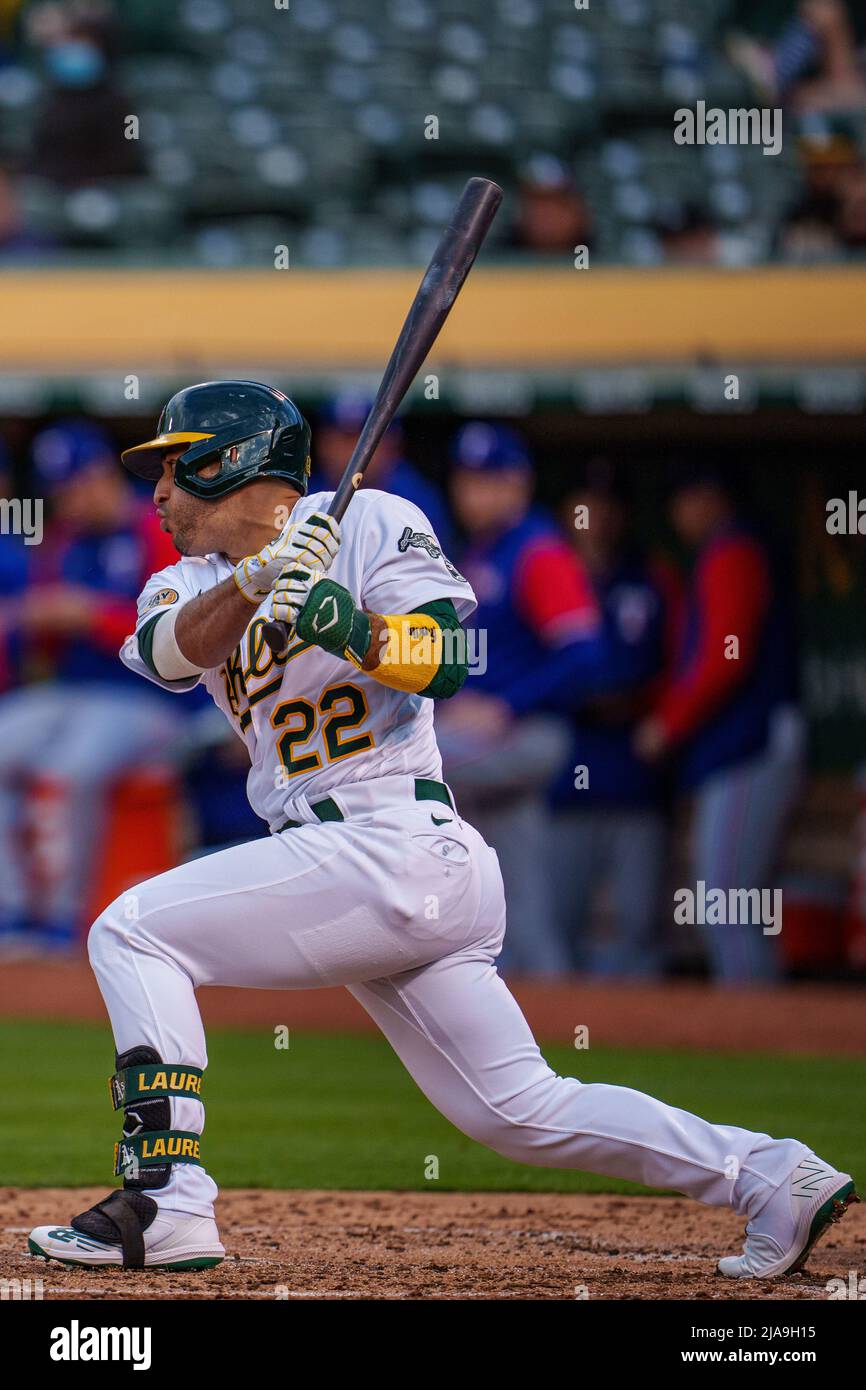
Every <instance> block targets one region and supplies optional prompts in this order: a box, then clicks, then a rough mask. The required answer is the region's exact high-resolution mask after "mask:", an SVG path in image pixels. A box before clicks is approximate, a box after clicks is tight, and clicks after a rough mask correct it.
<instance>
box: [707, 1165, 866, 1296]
mask: <svg viewBox="0 0 866 1390" xmlns="http://www.w3.org/2000/svg"><path fill="white" fill-rule="evenodd" d="M859 1200H860V1198H859V1197H858V1196H857V1194H856V1192H855V1191H854V1182H853V1179H852V1178H851V1177H849V1175H848V1174H847V1173H840V1172H838V1171H837V1170H836V1169H835V1168H831V1167H830V1165H829V1163H823V1162H822V1161H821V1159H820V1158H816V1156H815V1154H809V1155H807V1157H806V1158H804V1159H802V1160H801V1162H800V1163H799V1164H798V1165H797V1167H796V1168H795V1169H794V1171H793V1173H792V1174H791V1176H790V1177H789V1178H788V1181H787V1183H783V1184H782V1186H781V1187H780V1188H779V1190H778V1192H776V1193H775V1195H774V1196H773V1197H771V1198H770V1201H769V1202H768V1203H767V1206H766V1207H765V1208H764V1209H763V1210H762V1211H760V1212H758V1215H757V1216H755V1217H753V1219H752V1220H751V1221H750V1222H749V1224H748V1226H747V1227H746V1241H745V1244H744V1245H743V1253H742V1255H726V1256H725V1258H724V1259H722V1260H719V1263H718V1270H719V1273H720V1274H726V1275H727V1276H728V1278H730V1279H778V1277H779V1275H780V1274H793V1273H795V1272H796V1271H797V1270H798V1269H802V1268H803V1265H804V1264H805V1263H806V1260H807V1258H808V1256H809V1252H810V1250H811V1249H812V1246H813V1245H814V1244H815V1242H816V1241H818V1240H820V1238H821V1236H822V1235H823V1234H824V1232H825V1231H827V1230H828V1229H829V1228H830V1226H832V1225H833V1222H834V1221H838V1220H840V1218H841V1217H843V1216H844V1215H845V1212H846V1210H847V1208H848V1207H849V1206H850V1205H851V1204H852V1203H854V1202H859ZM785 1201H787V1203H788V1206H787V1209H782V1210H780V1208H779V1206H778V1204H779V1203H784V1202H785ZM770 1207H772V1208H773V1213H772V1215H773V1222H774V1228H775V1234H773V1235H771V1234H770V1233H769V1231H768V1230H767V1227H768V1225H769V1220H768V1218H767V1213H768V1209H769V1208H770ZM762 1224H763V1226H764V1230H763V1231H762V1230H761V1226H762ZM780 1229H785V1232H786V1238H785V1239H784V1243H780V1239H779V1231H780Z"/></svg>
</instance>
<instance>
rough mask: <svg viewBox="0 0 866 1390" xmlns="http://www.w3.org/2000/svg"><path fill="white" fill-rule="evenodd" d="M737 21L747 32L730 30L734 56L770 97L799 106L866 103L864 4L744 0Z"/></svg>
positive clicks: (817, 107) (802, 108)
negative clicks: (860, 47) (859, 47)
mask: <svg viewBox="0 0 866 1390" xmlns="http://www.w3.org/2000/svg"><path fill="white" fill-rule="evenodd" d="M733 21H734V23H735V24H736V25H737V26H739V27H740V28H741V29H742V31H743V32H736V33H734V34H733V35H732V36H731V38H730V40H729V44H728V51H729V53H730V56H731V58H732V60H733V61H734V62H735V63H737V64H738V66H739V67H741V68H742V69H743V70H744V71H745V72H746V73H747V75H748V76H749V77H750V78H751V80H752V81H753V83H754V85H755V87H756V89H757V91H758V93H759V94H760V95H761V96H762V97H763V98H765V99H766V100H768V101H784V102H785V103H786V104H787V105H789V106H790V107H791V108H792V109H793V110H795V111H800V112H806V111H827V110H835V111H840V110H845V109H853V108H857V107H862V106H866V80H864V72H863V60H862V53H861V51H858V46H862V45H863V43H864V41H866V13H864V9H863V6H862V4H859V3H858V4H850V3H848V4H846V2H845V0H799V3H797V0H762V3H761V2H759V3H755V0H739V4H738V5H737V6H736V7H735V10H734V15H733Z"/></svg>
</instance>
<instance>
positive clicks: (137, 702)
mask: <svg viewBox="0 0 866 1390" xmlns="http://www.w3.org/2000/svg"><path fill="white" fill-rule="evenodd" d="M33 468H34V475H35V476H34V491H36V492H38V493H40V494H41V495H42V496H43V497H45V498H46V499H47V501H48V503H49V504H50V507H51V512H52V519H51V521H50V523H49V524H48V526H47V527H46V531H45V535H44V538H43V541H42V544H41V545H39V546H32V547H30V554H29V556H28V560H29V563H30V575H29V582H28V586H27V588H26V590H24V591H23V592H22V593H20V595H19V597H18V600H17V602H16V605H15V610H14V617H13V618H12V619H11V620H10V619H9V617H8V614H7V633H8V637H9V640H11V641H13V642H16V643H20V645H21V647H22V649H23V651H24V652H25V658H26V661H27V663H28V666H29V667H30V668H31V669H33V670H35V671H36V672H37V673H38V674H40V675H41V677H42V679H38V680H36V681H34V682H33V683H31V684H28V685H22V686H20V687H19V688H18V689H15V690H12V691H11V692H9V693H7V694H6V695H5V696H4V697H3V698H2V700H0V938H2V937H5V938H6V943H7V945H8V944H9V943H10V942H15V941H21V940H23V941H24V942H25V943H29V944H32V945H39V946H44V947H46V948H55V947H57V948H64V947H66V946H68V945H69V944H71V943H72V942H73V941H74V940H75V937H76V931H77V928H78V926H79V916H80V913H81V910H82V907H83V900H84V897H85V894H86V891H87V887H88V883H89V879H90V872H91V867H92V864H93V859H94V855H95V853H96V851H97V849H98V845H99V840H100V834H101V831H102V825H103V815H102V813H103V803H104V796H105V791H106V788H107V786H108V784H109V783H110V782H111V780H112V779H113V778H115V777H117V776H118V775H119V774H120V773H122V772H123V771H125V770H126V769H128V768H130V767H133V766H136V765H138V764H140V763H147V761H148V760H149V759H151V758H154V757H159V756H160V754H161V750H163V749H164V748H165V745H166V743H167V742H169V741H170V740H171V738H172V736H173V735H174V734H175V732H176V730H177V714H176V713H175V709H174V707H173V706H172V705H171V703H170V702H171V697H170V696H168V695H161V694H160V693H159V692H156V691H154V692H150V691H148V690H145V691H142V690H141V689H140V682H138V681H136V679H135V677H134V676H133V675H131V674H130V673H129V672H128V671H127V670H126V668H125V667H124V666H123V665H122V663H121V662H119V661H118V659H117V652H118V649H119V647H120V646H121V644H122V642H123V640H124V638H125V637H126V636H127V634H128V633H130V632H131V631H132V630H133V628H134V626H135V618H136V598H137V596H138V594H139V593H140V591H141V587H142V584H143V583H144V581H145V579H146V578H147V577H148V576H149V575H150V574H152V573H153V572H154V570H155V569H157V568H160V567H161V566H163V565H165V564H167V563H171V562H172V560H173V559H175V558H176V553H175V551H174V547H173V546H172V544H171V542H170V541H169V538H168V537H167V536H166V535H165V534H163V533H162V532H161V531H160V529H159V523H158V521H157V519H156V516H155V514H154V512H153V509H152V507H150V506H149V505H146V504H145V503H143V502H141V501H139V499H138V498H137V496H136V494H135V493H134V491H133V490H132V488H131V486H130V484H129V482H128V481H127V479H126V477H125V475H124V474H123V473H122V471H121V469H120V467H119V465H118V463H117V461H116V458H115V454H114V450H113V448H112V445H111V442H110V440H109V439H108V438H107V436H106V435H105V434H104V433H103V432H102V431H101V430H100V429H99V428H97V427H96V426H95V425H93V424H91V423H90V422H88V421H86V420H67V421H60V422H58V423H57V424H54V425H52V426H51V427H50V428H48V429H45V430H43V431H41V432H40V433H39V434H38V435H37V437H36V439H35V441H34V443H33ZM28 804H30V805H35V806H38V807H39V808H40V810H39V814H38V816H36V817H35V818H34V822H33V825H32V826H30V827H29V828H28V829H29V834H28V836H27V838H26V840H24V842H23V843H22V839H23V837H22V829H23V828H24V822H25V806H26V805H28ZM27 849H29V851H30V852H29V853H25V850H27Z"/></svg>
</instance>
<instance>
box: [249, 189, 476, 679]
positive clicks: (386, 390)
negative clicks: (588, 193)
mask: <svg viewBox="0 0 866 1390" xmlns="http://www.w3.org/2000/svg"><path fill="white" fill-rule="evenodd" d="M501 202H502V189H501V188H500V187H499V185H498V184H495V183H491V181H490V179H478V178H475V179H470V180H469V181H468V183H467V184H466V187H465V188H464V190H463V192H462V193H461V195H460V201H459V202H458V204H457V206H456V208H455V209H454V214H453V216H452V218H451V221H450V223H449V224H448V226H447V227H446V229H445V231H444V232H443V233H442V236H441V237H440V238H439V244H438V245H437V247H436V250H435V251H434V252H433V256H432V258H431V261H430V264H429V265H428V267H427V269H426V271H425V273H424V278H423V280H422V281H421V284H420V285H419V286H418V290H417V293H416V295H415V298H414V299H413V301H412V307H411V308H410V310H409V312H408V314H407V315H406V321H405V323H404V324H403V327H402V328H401V330H400V336H399V338H398V339H397V342H396V343H395V345H394V351H393V352H392V353H391V356H390V358H389V360H388V365H387V367H386V368H385V373H384V375H383V377H382V380H381V382H380V384H379V390H378V391H377V392H376V399H375V400H374V401H373V404H372V406H371V407H370V414H369V415H368V416H367V419H366V421H365V422H364V428H363V429H362V430H361V433H360V435H359V437H358V442H357V444H356V445H355V448H354V449H353V451H352V457H351V458H350V459H349V462H348V463H347V464H346V469H345V472H344V473H343V476H342V478H341V479H340V483H339V486H338V487H337V491H336V492H335V493H334V497H333V500H332V502H331V505H330V507H329V509H328V511H329V515H330V516H333V517H336V519H337V521H341V520H342V518H343V514H344V513H345V510H346V508H347V507H348V505H349V503H350V502H351V500H352V497H353V496H354V494H355V491H356V489H357V488H358V487H359V486H360V484H361V480H362V478H363V477H364V473H365V471H366V468H367V465H368V464H369V462H370V459H371V458H372V457H373V455H374V454H375V452H376V450H377V448H378V447H379V442H380V440H381V439H382V436H383V434H384V433H385V431H386V429H387V428H388V426H389V425H390V423H391V421H392V420H393V418H394V415H395V414H396V412H397V408H398V406H399V405H400V402H401V401H402V399H403V397H404V396H405V394H406V392H407V391H408V389H409V387H410V386H411V384H412V381H413V380H414V378H415V375H416V373H417V372H418V370H419V368H420V367H421V365H422V363H423V361H424V359H425V357H426V356H427V354H428V352H429V351H430V349H431V347H432V346H433V344H434V342H435V341H436V338H437V337H438V335H439V333H440V331H441V328H442V325H443V323H444V322H445V320H446V319H447V317H448V315H449V313H450V312H451V306H452V305H453V303H454V301H455V299H456V298H457V296H458V294H459V293H460V290H461V288H462V286H463V282H464V280H465V279H466V276H467V275H468V274H469V271H470V270H471V269H472V263H473V261H474V260H475V257H476V256H477V254H478V250H479V248H480V246H481V243H482V241H483V240H484V238H485V237H486V235H487V233H488V231H489V230H490V224H491V222H492V221H493V218H494V217H495V216H496V211H497V208H498V207H499V204H500V203H501ZM290 636H291V634H290V632H289V628H288V625H287V624H286V623H283V622H277V621H273V622H270V623H268V624H267V626H266V627H265V639H266V641H267V643H268V646H269V647H270V648H271V651H273V652H274V653H275V654H276V655H277V656H281V655H282V654H283V652H285V650H286V648H287V647H288V644H289V639H290Z"/></svg>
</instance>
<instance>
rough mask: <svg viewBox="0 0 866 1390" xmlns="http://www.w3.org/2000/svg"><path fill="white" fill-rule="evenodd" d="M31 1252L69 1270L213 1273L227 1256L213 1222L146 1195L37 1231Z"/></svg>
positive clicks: (113, 1201)
mask: <svg viewBox="0 0 866 1390" xmlns="http://www.w3.org/2000/svg"><path fill="white" fill-rule="evenodd" d="M28 1245H29V1247H30V1253H31V1254H32V1255H38V1256H41V1257H42V1258H43V1259H46V1260H60V1261H61V1262H62V1263H63V1264H67V1265H86V1266H87V1267H89V1268H91V1269H94V1268H97V1267H98V1266H102V1265H119V1266H122V1267H123V1268H124V1269H211V1268H212V1267H213V1265H218V1264H219V1263H220V1261H221V1260H222V1259H223V1258H224V1256H225V1253H226V1252H225V1247H224V1246H223V1245H222V1244H221V1242H220V1238H219V1231H218V1230H217V1225H216V1222H215V1221H214V1219H213V1217H209V1216H193V1215H191V1214H190V1213H189V1212H185V1211H165V1210H160V1208H159V1207H158V1206H157V1204H156V1202H154V1200H153V1199H152V1198H151V1197H147V1196H145V1195H144V1194H143V1193H134V1194H130V1193H126V1192H123V1191H117V1192H114V1193H112V1194H111V1196H110V1197H108V1198H106V1199H105V1201H104V1202H100V1203H98V1204H97V1205H96V1206H95V1207H91V1209H90V1211H86V1212H83V1213H82V1214H81V1216H76V1217H74V1218H73V1222H72V1225H71V1226H37V1227H36V1229H35V1230H33V1231H31V1232H30V1239H29V1241H28Z"/></svg>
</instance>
